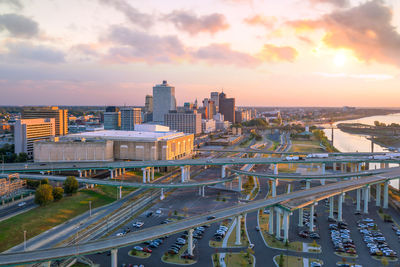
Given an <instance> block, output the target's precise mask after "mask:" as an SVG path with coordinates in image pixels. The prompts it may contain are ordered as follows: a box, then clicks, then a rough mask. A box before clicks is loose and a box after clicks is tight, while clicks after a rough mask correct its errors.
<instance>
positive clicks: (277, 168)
mask: <svg viewBox="0 0 400 267" xmlns="http://www.w3.org/2000/svg"><path fill="white" fill-rule="evenodd" d="M274 174H275V175H278V174H279V167H278V164H274Z"/></svg>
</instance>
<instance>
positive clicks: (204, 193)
mask: <svg viewBox="0 0 400 267" xmlns="http://www.w3.org/2000/svg"><path fill="white" fill-rule="evenodd" d="M205 195H206V187H205V186H204V185H203V186H202V187H201V196H202V197H204V196H205Z"/></svg>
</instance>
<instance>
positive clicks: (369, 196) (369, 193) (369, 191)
mask: <svg viewBox="0 0 400 267" xmlns="http://www.w3.org/2000/svg"><path fill="white" fill-rule="evenodd" d="M367 189H368V202H370V201H371V186H369V185H368V186H367Z"/></svg>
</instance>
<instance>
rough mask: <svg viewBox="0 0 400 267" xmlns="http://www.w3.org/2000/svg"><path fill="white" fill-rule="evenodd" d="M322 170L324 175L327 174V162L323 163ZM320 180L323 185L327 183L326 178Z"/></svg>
mask: <svg viewBox="0 0 400 267" xmlns="http://www.w3.org/2000/svg"><path fill="white" fill-rule="evenodd" d="M321 172H322V175H325V172H326V165H325V163H322V166H321ZM320 182H321V184H322V185H325V179H321V180H320Z"/></svg>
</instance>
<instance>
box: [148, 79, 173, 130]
mask: <svg viewBox="0 0 400 267" xmlns="http://www.w3.org/2000/svg"><path fill="white" fill-rule="evenodd" d="M170 110H176V99H175V87H173V86H170V85H169V84H168V83H167V81H163V83H162V84H157V85H156V86H154V87H153V122H156V123H160V124H163V123H164V115H165V114H168V112H169V111H170Z"/></svg>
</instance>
